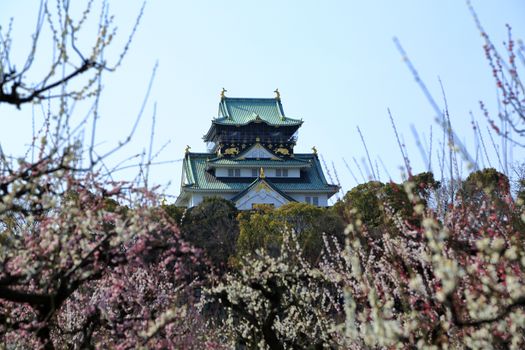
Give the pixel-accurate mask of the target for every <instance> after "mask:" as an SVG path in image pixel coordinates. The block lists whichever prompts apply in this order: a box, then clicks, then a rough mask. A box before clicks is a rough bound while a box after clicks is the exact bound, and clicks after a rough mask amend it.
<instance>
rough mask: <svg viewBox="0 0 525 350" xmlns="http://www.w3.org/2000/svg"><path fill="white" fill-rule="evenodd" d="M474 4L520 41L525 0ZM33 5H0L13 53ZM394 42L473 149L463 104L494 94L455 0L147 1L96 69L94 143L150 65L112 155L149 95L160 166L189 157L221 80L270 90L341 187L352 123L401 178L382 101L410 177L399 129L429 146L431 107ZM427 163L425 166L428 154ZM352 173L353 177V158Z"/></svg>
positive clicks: (517, 154)
mask: <svg viewBox="0 0 525 350" xmlns="http://www.w3.org/2000/svg"><path fill="white" fill-rule="evenodd" d="M473 4H474V6H475V8H476V9H477V12H478V15H479V17H480V19H481V21H482V23H483V25H484V26H485V28H486V29H487V31H488V32H489V34H490V35H491V37H492V38H493V39H494V42H495V43H496V44H499V43H501V42H502V41H503V40H504V38H505V36H506V29H505V24H506V23H509V24H511V25H512V26H513V28H514V35H515V37H522V38H523V37H524V33H525V21H524V19H525V2H524V1H522V0H503V1H473ZM37 5H38V1H36V0H16V1H15V0H1V2H0V24H2V26H6V24H7V21H8V19H9V18H10V17H13V18H14V35H15V37H16V39H17V40H16V42H15V48H17V49H24V46H23V45H24V44H27V42H24V40H25V39H27V36H28V31H27V29H28V28H29V27H31V28H32V27H33V26H34V24H33V22H34V20H33V19H34V14H33V13H34V12H35V11H36V8H35V9H33V8H32V6H34V7H36V6H37ZM140 5H141V2H140V1H135V0H127V1H111V3H110V8H111V9H112V11H113V13H114V14H115V15H116V23H118V25H119V35H120V40H123V39H124V37H125V36H126V35H127V31H128V30H129V28H130V27H131V25H132V21H133V19H134V16H135V15H136V13H137V12H138V9H139V8H140ZM393 36H397V37H398V38H399V39H400V41H401V42H402V44H403V46H404V47H405V49H406V51H407V52H408V54H409V56H410V58H411V60H412V61H413V62H414V64H415V65H416V67H417V68H418V70H419V73H420V75H421V77H422V78H423V79H424V80H425V81H426V83H427V84H428V86H429V88H430V90H431V91H432V93H433V94H434V95H435V97H436V98H437V99H438V100H439V102H441V92H440V87H439V83H438V77H440V78H441V80H442V82H443V85H444V87H445V92H446V94H447V99H448V104H449V110H450V114H451V118H452V123H453V126H454V127H455V128H456V131H457V133H458V134H459V135H460V137H461V138H462V139H464V141H465V142H466V143H467V145H469V146H470V147H471V149H472V151H473V152H474V149H473V141H472V137H471V135H472V131H471V129H470V116H469V111H470V110H472V111H473V112H474V113H475V115H477V116H479V119H480V121H481V120H482V118H481V114H480V113H479V107H478V101H479V100H480V99H483V100H485V101H486V102H487V103H488V105H489V106H490V107H491V108H492V111H494V110H495V109H494V103H495V92H496V88H495V85H494V83H493V81H492V80H491V74H490V71H489V69H488V65H487V62H486V60H485V58H484V53H483V50H482V44H483V42H482V40H481V38H480V36H479V33H478V31H477V29H476V27H475V25H474V22H473V20H472V18H471V16H470V14H469V11H468V8H467V6H466V4H465V3H464V2H463V1H460V0H441V1H437V0H436V1H430V0H429V1H424V0H417V1H416V0H398V1H386V0H385V1H379V0H377V1H330V0H328V1H273V0H272V1H264V2H262V1H259V2H255V1H246V0H244V1H240V0H239V1H160V0H150V1H149V2H148V3H147V5H146V10H145V14H144V18H143V21H142V23H141V26H140V28H139V32H138V33H137V36H136V38H135V40H134V42H133V44H132V47H131V50H130V52H129V55H128V57H127V58H126V60H125V61H124V65H123V67H122V68H121V69H120V70H119V71H118V72H117V73H115V74H112V75H108V76H107V77H106V83H105V88H104V95H103V96H104V97H103V101H102V102H103V104H102V108H101V111H102V118H103V119H102V120H101V123H100V127H101V129H100V131H99V133H98V135H97V138H98V140H99V141H100V142H101V146H100V147H102V148H103V147H109V146H110V145H114V144H115V143H116V142H118V140H119V139H122V138H124V137H125V135H126V134H127V132H128V130H129V129H130V128H131V126H132V124H133V122H134V118H135V116H136V114H137V111H138V110H139V108H140V105H141V99H142V96H143V95H144V93H145V91H146V87H147V84H148V80H149V76H150V72H151V69H152V67H153V66H154V64H155V62H156V61H158V62H159V68H158V72H157V73H158V74H157V78H156V80H155V84H154V87H153V90H152V93H151V98H150V103H149V105H148V106H147V109H146V115H145V117H144V118H143V120H142V121H141V124H140V128H139V129H138V131H137V134H136V135H135V139H134V142H133V143H132V144H130V145H129V146H127V147H126V149H124V150H122V152H121V153H119V154H118V155H117V157H118V158H120V159H124V158H126V157H127V156H129V155H132V154H135V153H138V152H140V151H142V149H144V148H145V147H146V148H147V144H148V142H149V135H150V125H151V118H150V115H151V111H152V110H153V103H154V102H156V103H157V131H156V135H155V146H156V147H160V146H161V145H162V144H164V143H165V142H167V141H168V140H171V142H170V144H169V145H168V146H167V147H166V148H165V149H164V151H163V152H162V153H161V155H160V156H159V158H158V160H159V161H161V160H172V159H180V158H182V155H183V152H184V147H185V146H186V145H187V144H188V145H190V146H191V147H192V151H205V145H204V143H203V142H202V139H201V138H202V135H203V134H204V133H205V132H206V131H207V130H208V128H209V126H210V121H211V119H212V118H213V117H214V116H215V115H216V112H217V104H218V102H219V92H220V90H221V88H222V87H225V88H226V89H227V90H228V92H227V96H232V97H233V96H234V97H271V96H274V94H273V90H275V88H277V87H278V88H279V90H280V91H281V96H282V101H283V106H284V109H285V113H286V114H287V115H288V116H290V117H295V118H303V120H304V124H303V127H302V128H301V129H300V133H299V141H298V144H297V147H296V151H297V152H310V151H311V147H312V146H314V145H315V146H316V147H317V149H318V150H319V152H320V153H321V154H322V155H323V156H324V158H325V160H326V161H327V162H328V164H329V165H330V164H331V163H332V162H334V163H335V167H336V169H337V172H338V174H339V177H340V180H341V184H342V186H343V189H344V190H348V189H350V188H351V187H353V186H354V185H355V184H356V183H355V181H354V180H353V178H352V176H351V175H350V174H349V172H348V170H346V168H345V166H344V163H343V161H342V158H343V157H344V158H345V159H346V160H347V161H348V163H350V165H352V163H353V161H352V157H355V158H356V159H357V160H358V161H359V162H361V158H362V157H363V156H364V154H365V152H364V149H363V147H362V144H361V141H360V139H359V134H358V133H357V131H356V127H357V126H359V127H360V128H361V130H362V132H363V134H364V137H365V138H366V142H367V146H368V149H369V151H370V154H371V156H372V158H373V159H378V157H381V159H382V160H383V162H384V163H385V164H386V166H387V168H388V171H389V173H390V175H392V177H393V178H394V180H398V179H399V174H400V170H399V166H400V165H402V163H403V160H402V158H401V156H400V153H399V150H398V148H397V144H396V140H395V136H394V132H393V130H392V128H391V127H390V121H389V118H388V113H387V108H390V109H391V111H392V113H393V115H394V117H395V120H396V123H397V127H398V131H399V132H400V134H402V135H403V138H404V140H405V141H406V145H407V148H408V153H409V156H410V158H411V160H412V162H413V165H414V168H415V171H416V172H417V171H422V170H424V166H423V164H422V162H421V157H420V155H419V152H418V150H417V148H416V147H415V142H414V138H413V136H412V133H411V132H410V125H411V124H414V125H415V127H416V129H417V130H418V131H420V132H421V133H422V134H423V133H424V134H425V135H426V137H427V138H428V134H429V129H430V125H433V129H434V146H433V147H434V149H436V148H437V140H438V139H441V133H440V132H438V126H437V125H436V124H435V123H433V118H434V117H435V114H434V111H433V110H432V108H431V107H430V105H429V104H428V103H427V101H426V100H425V98H424V96H423V94H422V93H421V91H420V90H419V88H418V86H417V85H416V83H415V81H414V79H413V77H412V76H411V74H410V73H409V71H408V70H407V68H406V66H405V65H404V63H403V61H402V59H401V56H400V55H399V53H398V52H397V51H396V48H395V46H394V44H393V42H392V37H393ZM120 43H122V41H121V42H120ZM18 45H19V46H18ZM29 112H30V108H27V107H26V108H24V110H22V111H17V110H16V109H14V108H12V107H6V106H1V107H0V118H2V125H3V126H2V128H1V131H0V141H1V143H2V146H3V147H4V149H5V150H6V151H8V152H12V153H21V152H22V151H21V149H22V148H21V147H22V145H23V144H24V142H25V143H28V142H29V138H30V135H31V134H30V129H31V125H30V114H29ZM14 130H16V132H14ZM514 159H515V160H519V159H523V151H520V150H515V151H514ZM111 161H114V162H116V161H118V159H113V160H111ZM433 163H434V167H435V168H434V170H435V171H436V168H437V160H436V159H434V160H433ZM380 167H381V166H380ZM330 168H331V166H330ZM381 168H382V167H381ZM352 169H353V171H354V173H355V174H356V175H358V176H359V174H358V173H359V171H358V170H357V169H356V168H355V166H353V168H352ZM330 170H331V171H332V173H333V170H332V169H330ZM381 172H382V173H381V180H383V181H387V180H388V176H387V174H386V173H385V172H384V171H383V170H382V169H381ZM180 175H181V169H180V162H178V163H173V164H169V165H164V166H157V167H155V168H154V169H153V170H152V180H153V181H154V182H156V183H158V184H163V185H164V184H166V183H167V182H170V181H171V186H170V187H168V189H167V192H168V193H169V194H177V193H178V191H179V183H180ZM123 176H129V173H125V172H123ZM116 177H117V178H118V175H116Z"/></svg>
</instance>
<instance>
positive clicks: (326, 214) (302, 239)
mask: <svg viewBox="0 0 525 350" xmlns="http://www.w3.org/2000/svg"><path fill="white" fill-rule="evenodd" d="M238 218H239V229H240V235H239V240H238V251H239V254H240V255H242V256H244V255H250V254H253V253H254V252H255V251H256V250H257V249H264V250H265V251H266V252H267V253H268V254H269V255H270V256H274V257H275V256H278V255H279V254H280V247H281V243H282V237H283V233H284V232H285V231H289V232H291V233H292V234H294V236H295V237H296V238H297V241H298V242H299V244H300V246H301V248H302V252H303V254H304V257H305V258H306V259H307V260H309V261H310V262H316V261H317V260H318V258H319V255H320V253H321V250H322V247H323V238H322V234H323V233H325V234H326V235H327V236H332V237H336V238H338V239H339V240H340V241H342V236H343V230H344V223H343V220H342V219H341V218H340V217H339V216H338V215H337V214H336V213H335V212H333V211H330V210H328V209H326V208H320V207H316V206H313V205H310V204H306V203H299V202H292V203H288V204H285V205H283V206H281V207H279V208H278V209H273V208H271V207H268V206H260V207H257V208H256V209H255V210H253V211H251V212H248V211H247V212H241V213H240V214H239V217H238Z"/></svg>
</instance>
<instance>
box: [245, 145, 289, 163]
mask: <svg viewBox="0 0 525 350" xmlns="http://www.w3.org/2000/svg"><path fill="white" fill-rule="evenodd" d="M246 158H249V159H271V160H281V158H279V157H277V156H275V155H274V154H273V153H272V152H270V151H268V150H267V149H266V147H264V146H263V145H261V144H260V143H256V144H255V145H253V146H252V147H250V148H248V149H247V150H246V151H245V152H244V153H242V154H241V155H240V156H239V158H238V159H246Z"/></svg>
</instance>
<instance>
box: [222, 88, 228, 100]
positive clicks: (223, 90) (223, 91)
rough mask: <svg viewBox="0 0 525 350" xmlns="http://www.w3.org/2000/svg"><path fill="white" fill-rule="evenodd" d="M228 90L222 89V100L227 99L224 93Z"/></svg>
mask: <svg viewBox="0 0 525 350" xmlns="http://www.w3.org/2000/svg"><path fill="white" fill-rule="evenodd" d="M227 91H228V90H226V89H225V88H222V91H221V100H224V98H225V97H226V96H225V95H224V93H226V92H227Z"/></svg>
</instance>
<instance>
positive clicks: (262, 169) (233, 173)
mask: <svg viewBox="0 0 525 350" xmlns="http://www.w3.org/2000/svg"><path fill="white" fill-rule="evenodd" d="M225 91H226V90H224V89H223V91H222V93H221V100H220V102H219V111H218V115H217V117H216V118H215V119H213V120H212V121H211V126H210V129H209V130H208V132H207V133H206V135H204V137H203V139H204V141H205V142H206V143H207V145H208V152H206V153H196V152H190V147H189V146H188V147H186V152H185V155H184V160H183V164H182V181H181V189H180V195H179V197H178V198H177V201H176V205H178V206H185V207H193V206H196V205H198V204H199V203H200V202H201V201H202V200H203V199H204V198H206V197H211V196H219V197H223V198H225V199H228V200H231V201H232V202H234V203H235V206H236V207H237V208H238V209H241V210H247V209H251V208H252V207H253V205H255V204H269V205H272V206H274V207H280V206H281V205H283V204H286V203H289V202H306V203H309V204H313V205H316V206H321V207H326V206H328V199H329V198H330V197H331V196H333V195H334V194H335V193H336V192H337V191H338V190H339V187H338V186H336V185H333V184H330V183H328V182H327V181H326V178H325V176H324V174H323V169H322V167H321V163H320V162H319V158H318V156H317V150H316V149H315V147H314V148H312V151H313V153H295V152H294V147H295V144H296V142H297V133H298V130H299V128H300V127H301V125H302V124H303V121H302V120H299V119H295V118H288V117H287V116H286V115H285V114H284V109H283V106H282V103H281V98H280V95H279V91H278V90H275V93H276V96H275V98H233V97H226V96H225V95H224V93H225Z"/></svg>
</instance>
